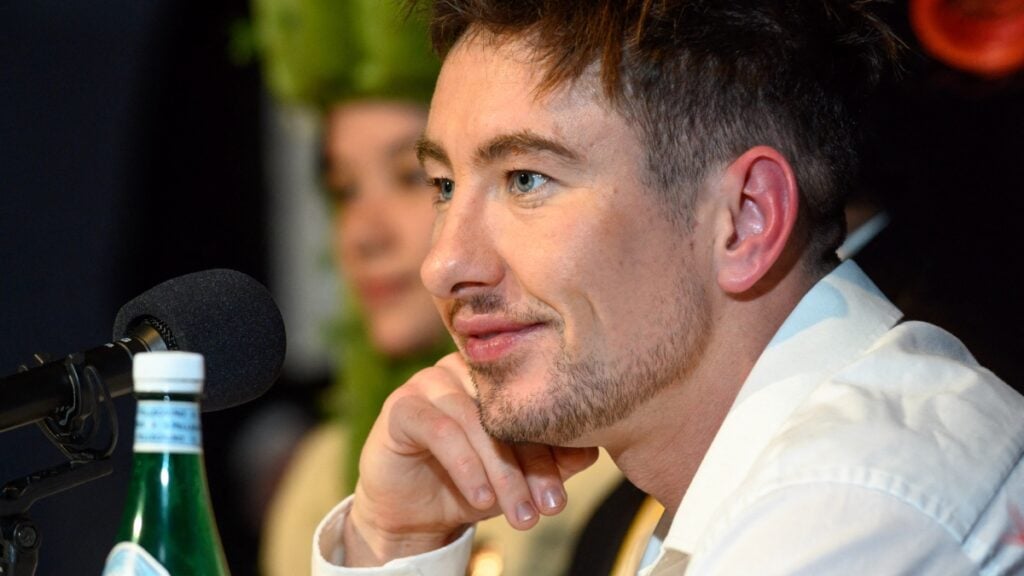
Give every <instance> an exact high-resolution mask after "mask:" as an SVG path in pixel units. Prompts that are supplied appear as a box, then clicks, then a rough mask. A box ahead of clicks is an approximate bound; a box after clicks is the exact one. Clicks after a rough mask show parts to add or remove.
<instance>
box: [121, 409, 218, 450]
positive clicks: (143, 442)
mask: <svg viewBox="0 0 1024 576" xmlns="http://www.w3.org/2000/svg"><path fill="white" fill-rule="evenodd" d="M135 414H136V415H135V451H136V452H172V453H178V454H182V453H184V454H199V453H200V452H202V451H203V443H202V441H203V438H202V436H203V435H202V428H201V427H200V423H199V404H197V403H196V402H180V401H174V400H139V407H138V410H137V412H136V413H135Z"/></svg>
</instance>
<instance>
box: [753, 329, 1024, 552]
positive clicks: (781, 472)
mask: <svg viewBox="0 0 1024 576" xmlns="http://www.w3.org/2000/svg"><path fill="white" fill-rule="evenodd" d="M1022 454H1024V397H1021V396H1020V395H1019V394H1018V393H1017V392H1016V391H1014V390H1013V389H1012V388H1010V387H1009V386H1007V385H1006V384H1005V383H1003V382H1002V381H1001V380H999V378H997V377H996V376H995V375H994V374H992V373H991V372H990V371H988V370H986V369H985V368H983V367H982V366H980V365H978V363H977V362H975V361H974V358H973V357H972V356H971V355H970V353H969V352H968V351H967V350H966V348H964V347H963V345H962V344H960V342H959V341H958V340H957V339H956V338H954V337H953V336H952V335H950V334H949V333H947V332H945V331H943V330H942V329H940V328H937V327H935V326H932V325H929V324H924V323H919V322H908V323H904V324H901V325H899V326H897V327H895V328H894V329H892V330H891V331H889V332H888V333H887V334H886V335H885V336H883V337H882V338H881V339H879V341H878V342H876V343H875V345H873V346H872V347H871V348H870V349H868V350H867V351H866V352H864V353H863V354H862V355H860V356H859V357H858V358H856V359H853V360H852V361H851V362H849V363H848V364H847V365H846V366H844V367H843V368H841V369H840V370H838V371H836V372H835V373H833V374H831V375H830V376H829V377H828V378H827V379H826V380H825V381H823V382H822V383H821V384H820V385H819V386H817V387H816V388H815V390H814V391H813V392H812V393H811V394H810V395H809V396H808V397H807V399H806V400H805V401H804V402H803V403H802V404H801V405H800V406H799V407H798V408H797V409H796V410H795V411H794V412H793V413H792V415H791V416H790V418H788V419H787V421H786V422H785V423H784V424H783V426H782V427H781V428H780V430H779V431H778V433H777V434H776V435H775V437H774V438H773V439H772V441H771V442H770V443H769V445H768V447H767V449H766V450H765V452H764V453H763V454H762V457H761V458H760V459H759V462H758V464H757V465H756V466H755V468H754V470H753V471H752V474H751V476H750V478H749V481H748V482H747V483H746V484H747V488H748V489H749V490H752V491H753V492H754V493H755V494H756V493H757V492H764V491H767V490H771V489H774V488H775V487H782V486H789V485H793V484H795V483H805V484H806V483H814V482H828V483H832V484H837V483H838V484H846V485H848V486H850V487H851V488H852V489H857V488H861V487H862V488H866V489H871V490H877V491H881V492H883V493H886V494H889V495H891V496H892V497H893V498H894V499H896V500H899V501H902V502H904V503H907V504H911V505H913V506H915V507H916V508H918V509H919V510H921V511H922V512H923V513H925V514H928V515H930V516H932V517H933V518H935V519H936V520H937V521H941V522H942V523H943V524H944V525H946V526H947V528H949V529H950V530H951V531H953V532H954V533H957V534H959V535H961V536H963V535H964V534H966V532H967V531H968V530H970V528H971V526H972V524H973V523H974V522H975V521H976V520H977V518H978V517H979V515H981V514H982V513H983V512H984V510H985V507H986V506H988V504H989V502H990V501H991V499H992V497H993V495H995V494H996V493H997V492H999V490H1000V489H1001V487H1002V486H1003V484H1004V483H1005V482H1006V481H1007V478H1008V477H1009V476H1010V473H1011V471H1012V470H1013V468H1014V467H1015V466H1016V465H1017V463H1018V462H1019V461H1020V459H1021V456H1022Z"/></svg>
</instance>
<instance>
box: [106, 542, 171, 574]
mask: <svg viewBox="0 0 1024 576" xmlns="http://www.w3.org/2000/svg"><path fill="white" fill-rule="evenodd" d="M103 576H171V573H170V572H168V571H167V569H166V568H164V567H163V566H161V565H160V563H159V562H157V560H156V558H153V556H152V555H150V553H149V552H146V549H145V548H143V547H142V546H139V545H138V544H135V543H134V542H121V543H119V544H118V545H117V546H114V549H113V550H111V551H110V554H109V555H108V556H107V564H106V566H104V567H103Z"/></svg>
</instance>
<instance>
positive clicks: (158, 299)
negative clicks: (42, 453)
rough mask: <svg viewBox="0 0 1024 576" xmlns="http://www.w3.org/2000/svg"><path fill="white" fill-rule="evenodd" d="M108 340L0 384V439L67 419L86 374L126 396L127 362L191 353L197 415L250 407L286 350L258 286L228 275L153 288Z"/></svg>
mask: <svg viewBox="0 0 1024 576" xmlns="http://www.w3.org/2000/svg"><path fill="white" fill-rule="evenodd" d="M114 338H115V341H114V342H111V343H109V344H104V345H102V346H98V347H96V348H93V349H91V350H86V351H85V352H78V353H74V354H71V355H69V356H67V357H66V358H64V359H62V360H57V361H54V362H48V363H46V364H43V365H41V366H36V367H34V368H30V369H28V370H24V371H22V372H18V373H17V374H12V375H10V376H7V377H5V378H2V379H0V432H4V431H7V430H10V429H11V428H17V427H19V426H23V425H25V424H31V423H33V422H37V421H39V420H42V419H43V418H46V417H48V416H55V415H60V414H64V413H66V412H68V410H69V409H71V408H73V407H74V406H75V405H76V402H80V400H77V399H76V396H78V395H80V394H81V393H82V392H81V390H82V387H81V386H80V385H79V383H80V382H81V381H82V380H83V379H85V378H86V374H85V370H86V369H87V367H91V369H94V370H95V371H96V373H97V374H98V375H99V376H100V378H101V379H102V381H103V382H104V384H106V386H107V389H108V391H109V393H110V396H112V397H117V396H122V395H124V394H128V393H130V392H131V391H132V378H131V375H132V356H134V355H135V354H137V353H139V352H146V351H156V350H185V351H189V352H198V353H200V354H202V355H203V356H204V357H205V360H206V384H205V386H204V394H203V401H202V407H203V410H204V411H212V410H222V409H224V408H230V407H232V406H237V405H238V404H242V403H244V402H248V401H249V400H252V399H254V398H256V397H258V396H260V395H261V394H263V393H264V392H266V391H267V389H268V388H270V386H271V385H272V384H273V383H274V381H275V380H276V379H277V376H278V374H280V372H281V365H282V364H283V362H284V354H285V348H286V343H285V342H286V339H285V329H284V321H283V320H282V319H281V312H280V311H279V310H278V308H277V305H276V304H275V303H274V299H273V298H272V297H271V296H270V293H269V292H268V291H267V289H266V288H264V287H263V285H262V284H260V283H259V282H257V281H256V280H253V279H252V278H250V277H249V276H246V275H245V274H242V273H241V272H236V271H234V270H224V269H218V270H206V271H203V272H195V273H193V274H186V275H185V276H180V277H178V278H174V279H172V280H168V281H166V282H164V283H162V284H159V285H157V286H155V287H153V288H151V289H149V290H147V291H146V292H144V293H142V294H141V295H139V296H137V297H135V298H134V299H133V300H131V301H130V302H128V303H127V304H125V305H124V306H122V307H121V310H120V311H119V312H118V313H117V318H116V319H115V320H114Z"/></svg>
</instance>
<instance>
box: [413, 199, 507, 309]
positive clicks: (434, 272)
mask: <svg viewBox="0 0 1024 576" xmlns="http://www.w3.org/2000/svg"><path fill="white" fill-rule="evenodd" d="M460 200H463V201H460ZM487 209H488V200H487V199H486V197H485V196H483V195H481V196H478V197H477V198H466V196H463V198H461V199H460V198H457V199H454V200H453V201H452V202H451V203H450V204H449V205H448V206H447V207H446V208H445V210H444V212H442V213H441V214H440V215H439V216H438V220H437V223H436V225H435V230H434V241H433V244H432V246H431V248H430V252H429V253H428V254H427V257H426V259H425V260H424V261H423V265H422V267H421V268H420V277H421V278H422V280H423V284H424V285H425V286H426V287H427V290H429V291H430V293H431V294H433V295H434V297H436V298H441V299H447V298H454V297H457V296H466V295H468V294H470V293H472V292H474V291H481V290H487V289H489V288H492V287H494V286H497V285H498V284H499V283H500V282H501V279H502V277H503V274H504V272H503V270H504V266H503V264H502V258H501V257H500V255H499V254H498V253H497V251H496V250H495V241H494V240H495V239H494V238H493V237H492V234H493V231H492V228H491V227H490V226H489V225H488V214H487Z"/></svg>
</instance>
